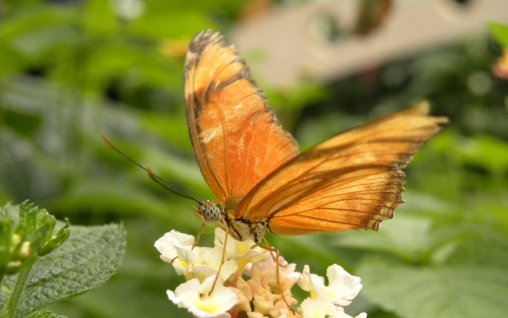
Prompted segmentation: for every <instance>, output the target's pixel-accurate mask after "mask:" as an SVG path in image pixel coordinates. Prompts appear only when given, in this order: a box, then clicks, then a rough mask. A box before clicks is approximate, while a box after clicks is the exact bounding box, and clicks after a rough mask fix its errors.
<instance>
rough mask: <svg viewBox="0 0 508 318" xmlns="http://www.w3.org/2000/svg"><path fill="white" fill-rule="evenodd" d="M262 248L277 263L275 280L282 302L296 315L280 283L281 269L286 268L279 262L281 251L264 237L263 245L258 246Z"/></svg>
mask: <svg viewBox="0 0 508 318" xmlns="http://www.w3.org/2000/svg"><path fill="white" fill-rule="evenodd" d="M258 245H259V246H260V247H261V248H264V249H265V250H267V251H269V252H270V256H271V257H272V259H273V260H274V261H275V279H276V280H277V285H278V287H279V288H278V289H279V293H280V296H281V297H282V300H283V301H284V303H285V304H286V306H287V307H288V308H289V309H290V310H291V311H292V312H293V313H295V311H294V309H293V308H292V307H291V305H290V304H289V302H288V301H287V299H286V297H284V290H283V288H282V283H281V281H280V267H284V266H286V265H285V264H281V263H280V262H279V259H280V254H279V250H278V249H276V248H275V247H273V246H271V245H270V244H269V243H268V240H267V239H266V238H265V237H263V241H262V243H261V244H258Z"/></svg>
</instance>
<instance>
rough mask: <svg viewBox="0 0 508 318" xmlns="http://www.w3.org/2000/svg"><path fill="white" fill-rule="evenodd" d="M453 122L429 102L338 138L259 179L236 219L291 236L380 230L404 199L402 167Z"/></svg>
mask: <svg viewBox="0 0 508 318" xmlns="http://www.w3.org/2000/svg"><path fill="white" fill-rule="evenodd" d="M445 123H447V119H446V118H444V117H431V116H428V105H427V104H425V103H422V104H420V105H418V106H416V107H413V108H409V109H406V110H403V111H400V112H398V113H395V114H392V115H389V116H386V117H383V118H380V119H378V120H375V121H373V122H371V123H369V124H367V125H364V126H360V127H358V128H355V129H352V130H349V131H347V132H345V133H343V134H340V135H338V136H336V137H334V138H331V139H329V140H327V141H325V142H323V143H321V144H320V145H318V146H317V147H315V148H313V149H311V150H310V151H307V152H304V153H302V154H301V155H299V156H298V157H296V158H295V159H294V160H292V161H291V162H289V163H288V164H286V165H285V166H283V167H281V168H280V169H278V170H277V171H275V172H274V173H272V174H271V175H270V176H268V177H267V178H266V179H265V180H263V181H262V182H261V183H260V184H258V185H257V186H256V187H255V188H254V189H253V190H252V191H251V192H249V194H247V196H246V197H245V198H244V199H243V200H242V201H241V202H240V204H239V206H238V208H237V210H236V214H235V217H237V218H244V219H248V220H249V221H261V220H267V221H268V225H269V228H270V229H271V231H272V232H274V233H276V234H285V235H297V234H310V233H316V232H340V231H344V230H349V229H377V228H378V224H379V223H380V222H381V221H383V220H385V219H388V218H391V217H392V215H393V210H394V209H395V207H396V206H397V205H399V204H400V203H402V198H401V192H402V191H403V176H404V174H403V172H402V169H403V168H404V167H405V166H406V165H407V163H408V162H409V160H410V159H411V156H412V155H413V153H414V152H415V151H416V150H418V148H420V146H421V145H422V144H423V143H424V142H425V141H427V140H428V139H429V138H431V137H432V136H433V135H435V134H436V133H437V132H438V131H439V130H440V127H441V125H444V124H445Z"/></svg>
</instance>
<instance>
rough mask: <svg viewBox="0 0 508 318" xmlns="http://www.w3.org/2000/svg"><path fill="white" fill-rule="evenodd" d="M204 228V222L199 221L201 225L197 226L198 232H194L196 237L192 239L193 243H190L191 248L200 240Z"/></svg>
mask: <svg viewBox="0 0 508 318" xmlns="http://www.w3.org/2000/svg"><path fill="white" fill-rule="evenodd" d="M204 228H205V223H201V227H200V228H199V231H198V234H196V239H195V240H194V244H192V248H193V249H194V247H196V246H197V245H198V243H199V240H201V234H203V230H204Z"/></svg>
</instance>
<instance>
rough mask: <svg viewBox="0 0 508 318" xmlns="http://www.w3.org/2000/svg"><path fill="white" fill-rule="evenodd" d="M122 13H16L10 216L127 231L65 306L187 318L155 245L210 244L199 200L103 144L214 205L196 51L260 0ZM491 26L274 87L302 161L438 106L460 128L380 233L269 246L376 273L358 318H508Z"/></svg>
mask: <svg viewBox="0 0 508 318" xmlns="http://www.w3.org/2000/svg"><path fill="white" fill-rule="evenodd" d="M114 3H115V2H114V1H102V0H90V1H61V2H49V1H48V2H46V1H37V0H24V1H5V0H4V1H0V149H1V150H0V204H3V203H5V202H7V201H12V202H15V203H19V202H21V201H23V200H25V199H29V200H32V201H34V202H35V203H36V204H37V205H39V206H41V207H44V208H46V209H48V210H49V211H50V212H51V213H54V214H55V215H57V217H59V218H61V219H63V218H64V217H68V218H69V219H70V221H71V223H72V224H94V225H96V224H105V223H110V222H122V223H124V225H125V226H126V228H127V230H128V246H127V253H126V257H125V259H124V262H123V265H122V267H121V269H120V271H119V272H118V274H117V275H115V276H114V277H113V278H112V279H111V280H110V281H109V282H108V283H107V284H106V285H104V286H103V287H101V288H98V289H96V290H93V291H91V292H89V293H86V294H84V295H81V296H79V297H75V298H72V299H69V300H66V301H64V302H61V303H59V304H57V305H56V306H53V307H52V309H53V310H54V311H56V312H59V313H63V314H67V315H69V316H70V317H172V316H174V315H176V312H180V313H182V311H181V310H178V309H176V308H175V306H174V305H172V304H171V303H170V302H169V300H168V299H167V297H166V295H165V291H166V290H167V289H174V288H175V287H176V286H177V285H178V284H179V283H180V282H181V281H182V280H181V278H180V277H177V276H176V275H175V273H174V271H173V270H172V268H171V267H170V266H169V265H167V264H165V263H163V262H162V261H160V260H159V255H158V253H157V251H156V250H155V249H154V248H153V243H154V242H155V240H157V239H158V238H159V237H161V236H162V235H163V234H164V233H165V232H167V231H169V230H170V229H176V230H178V231H181V232H187V233H191V234H195V233H197V231H198V229H199V226H200V224H199V221H198V219H197V218H196V217H195V215H194V212H193V203H192V202H191V201H188V200H185V199H182V198H180V197H177V196H175V195H173V194H171V193H168V192H166V191H164V189H161V188H160V187H158V186H157V185H156V184H154V183H153V182H151V181H150V179H149V178H148V177H147V176H146V174H145V173H143V171H141V170H139V169H138V168H136V167H135V166H133V165H132V164H130V163H129V162H127V161H126V160H124V159H123V158H121V157H119V156H118V155H117V154H115V153H114V152H113V151H111V149H109V148H108V147H107V146H106V145H105V144H104V143H103V142H102V139H101V135H102V134H107V135H108V136H110V138H111V139H112V140H113V141H114V142H115V143H116V144H117V146H119V147H120V148H122V149H123V150H124V151H125V152H127V153H129V154H130V155H131V156H132V157H134V158H135V159H136V160H138V161H140V162H142V163H144V164H146V165H147V166H149V167H151V168H152V169H153V170H154V171H156V172H157V174H159V175H160V176H162V177H163V178H164V179H166V180H170V181H171V182H174V183H177V184H179V185H181V186H183V187H185V188H186V189H188V191H190V192H191V193H192V194H193V195H195V196H196V197H198V198H203V199H205V198H212V194H211V193H210V191H209V190H208V188H207V186H206V184H205V183H204V181H203V180H202V177H201V175H200V173H199V169H198V168H197V165H196V163H195V161H194V157H193V152H192V148H191V145H190V142H189V139H188V135H187V127H186V121H185V114H184V100H183V82H182V80H183V62H184V54H185V50H186V46H187V44H188V42H189V41H190V39H191V37H192V36H193V35H194V34H195V33H197V32H199V31H200V30H202V29H205V28H213V29H215V30H220V31H222V32H223V33H225V34H227V32H228V31H229V30H231V29H232V28H234V25H235V23H238V22H239V21H240V20H241V19H242V17H243V16H244V13H245V10H246V9H245V8H246V7H247V6H248V5H249V3H250V1H233V0H229V1H228V0H211V1H167V0H151V1H145V2H141V3H142V5H143V8H142V10H141V13H140V15H139V16H136V17H129V16H126V15H122V14H121V12H120V11H119V9H118V7H115V5H114ZM289 3H290V2H288V1H286V2H282V3H279V4H276V5H277V6H280V7H281V8H284V7H288V6H289V5H290V4H289ZM388 18H389V17H388ZM487 22H489V21H486V23H485V26H484V27H483V29H484V33H483V35H476V36H471V37H469V38H466V39H464V40H463V41H461V42H459V43H449V44H448V45H446V46H443V47H441V48H439V49H433V50H428V51H425V52H424V53H420V54H417V55H415V56H412V57H409V58H406V59H404V60H400V61H397V62H392V63H389V64H387V65H380V66H378V67H376V68H373V69H371V70H369V71H366V72H362V73H360V74H355V75H351V76H349V77H347V78H343V79H340V80H336V81H334V82H329V83H327V84H317V83H303V84H301V85H300V86H298V87H296V88H294V89H291V90H285V91H281V90H277V89H275V88H273V87H267V86H265V85H262V88H263V90H265V91H266V92H267V95H268V98H269V100H270V106H271V107H272V108H273V109H275V111H276V113H277V115H278V117H279V119H280V120H281V121H282V123H283V125H284V127H286V129H287V130H289V131H290V132H291V133H293V135H294V136H295V138H296V139H297V140H298V141H299V142H300V146H301V148H302V149H307V148H308V147H311V146H312V145H314V144H316V143H318V142H319V141H322V140H324V139H326V138H328V137H331V136H333V135H335V134H336V133H338V132H340V131H342V130H345V129H347V128H350V127H353V126H355V125H358V124H360V123H364V122H366V121H367V120H369V119H371V118H373V117H375V116H377V115H379V114H384V113H389V112H391V111H395V110H397V109H401V108H403V107H406V106H410V105H412V104H413V103H414V102H417V101H420V100H422V99H427V100H429V101H430V102H431V103H432V105H433V112H434V113H436V114H439V115H446V116H448V117H449V118H450V121H451V124H450V125H449V126H448V127H447V128H446V129H445V130H444V131H443V132H442V133H441V134H440V135H439V136H437V137H436V138H434V139H433V140H432V141H431V142H430V143H429V144H427V145H426V146H425V147H424V148H423V149H422V150H421V151H420V152H419V153H418V154H417V155H416V156H415V158H414V160H413V162H412V163H411V164H410V166H409V167H408V169H407V182H406V192H405V193H404V199H405V201H406V203H405V204H404V205H403V206H401V207H400V208H398V209H397V211H396V216H395V218H394V219H393V220H390V221H386V222H384V223H383V224H382V225H381V230H380V231H379V232H364V231H357V232H350V233H340V234H332V235H314V236H304V237H303V236H302V237H274V236H270V237H269V240H270V242H271V244H273V245H274V246H276V247H277V248H279V249H280V250H281V253H282V255H284V256H285V258H286V259H287V260H289V261H290V262H294V263H297V264H298V269H299V270H301V269H302V268H303V265H304V264H309V265H310V266H311V271H312V272H314V273H316V274H321V275H324V273H325V271H326V268H327V267H328V266H329V265H331V264H333V263H337V264H340V265H342V266H343V267H345V268H346V269H347V270H349V271H351V272H352V273H354V274H356V275H359V276H361V277H362V280H363V283H364V288H363V291H362V293H361V294H360V296H359V297H358V299H356V300H355V301H354V302H353V305H352V306H351V307H350V308H348V309H347V311H348V313H350V314H357V313H359V312H361V311H366V312H368V313H369V317H462V318H463V317H503V314H504V313H506V312H507V311H508V304H507V302H506V299H508V275H507V274H508V271H507V270H506V268H507V266H508V143H507V138H508V114H507V112H508V99H507V93H508V82H507V81H505V80H502V79H499V78H496V77H494V76H493V75H492V66H493V65H494V63H495V62H496V60H497V58H498V57H499V56H500V55H501V54H502V49H501V47H500V45H499V44H498V43H497V42H495V41H494V40H493V39H492V38H491V37H490V36H489V35H488V25H487ZM496 30H497V31H496V32H497V33H496V35H497V36H498V37H500V38H501V39H502V38H503V37H504V39H506V38H508V32H507V30H506V29H503V28H502V27H500V28H499V29H496ZM288 32H291V30H288ZM505 44H506V43H505ZM207 233H208V234H209V235H208V237H211V233H212V230H211V229H209V230H208V231H207ZM183 313H185V312H184V311H183Z"/></svg>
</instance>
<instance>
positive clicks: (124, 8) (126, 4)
mask: <svg viewBox="0 0 508 318" xmlns="http://www.w3.org/2000/svg"><path fill="white" fill-rule="evenodd" d="M109 2H110V4H111V7H113V10H114V12H115V13H116V14H117V15H118V16H119V17H121V18H123V19H125V20H133V19H135V18H137V17H139V16H140V15H141V14H143V12H144V11H145V3H144V1H143V0H109Z"/></svg>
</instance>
